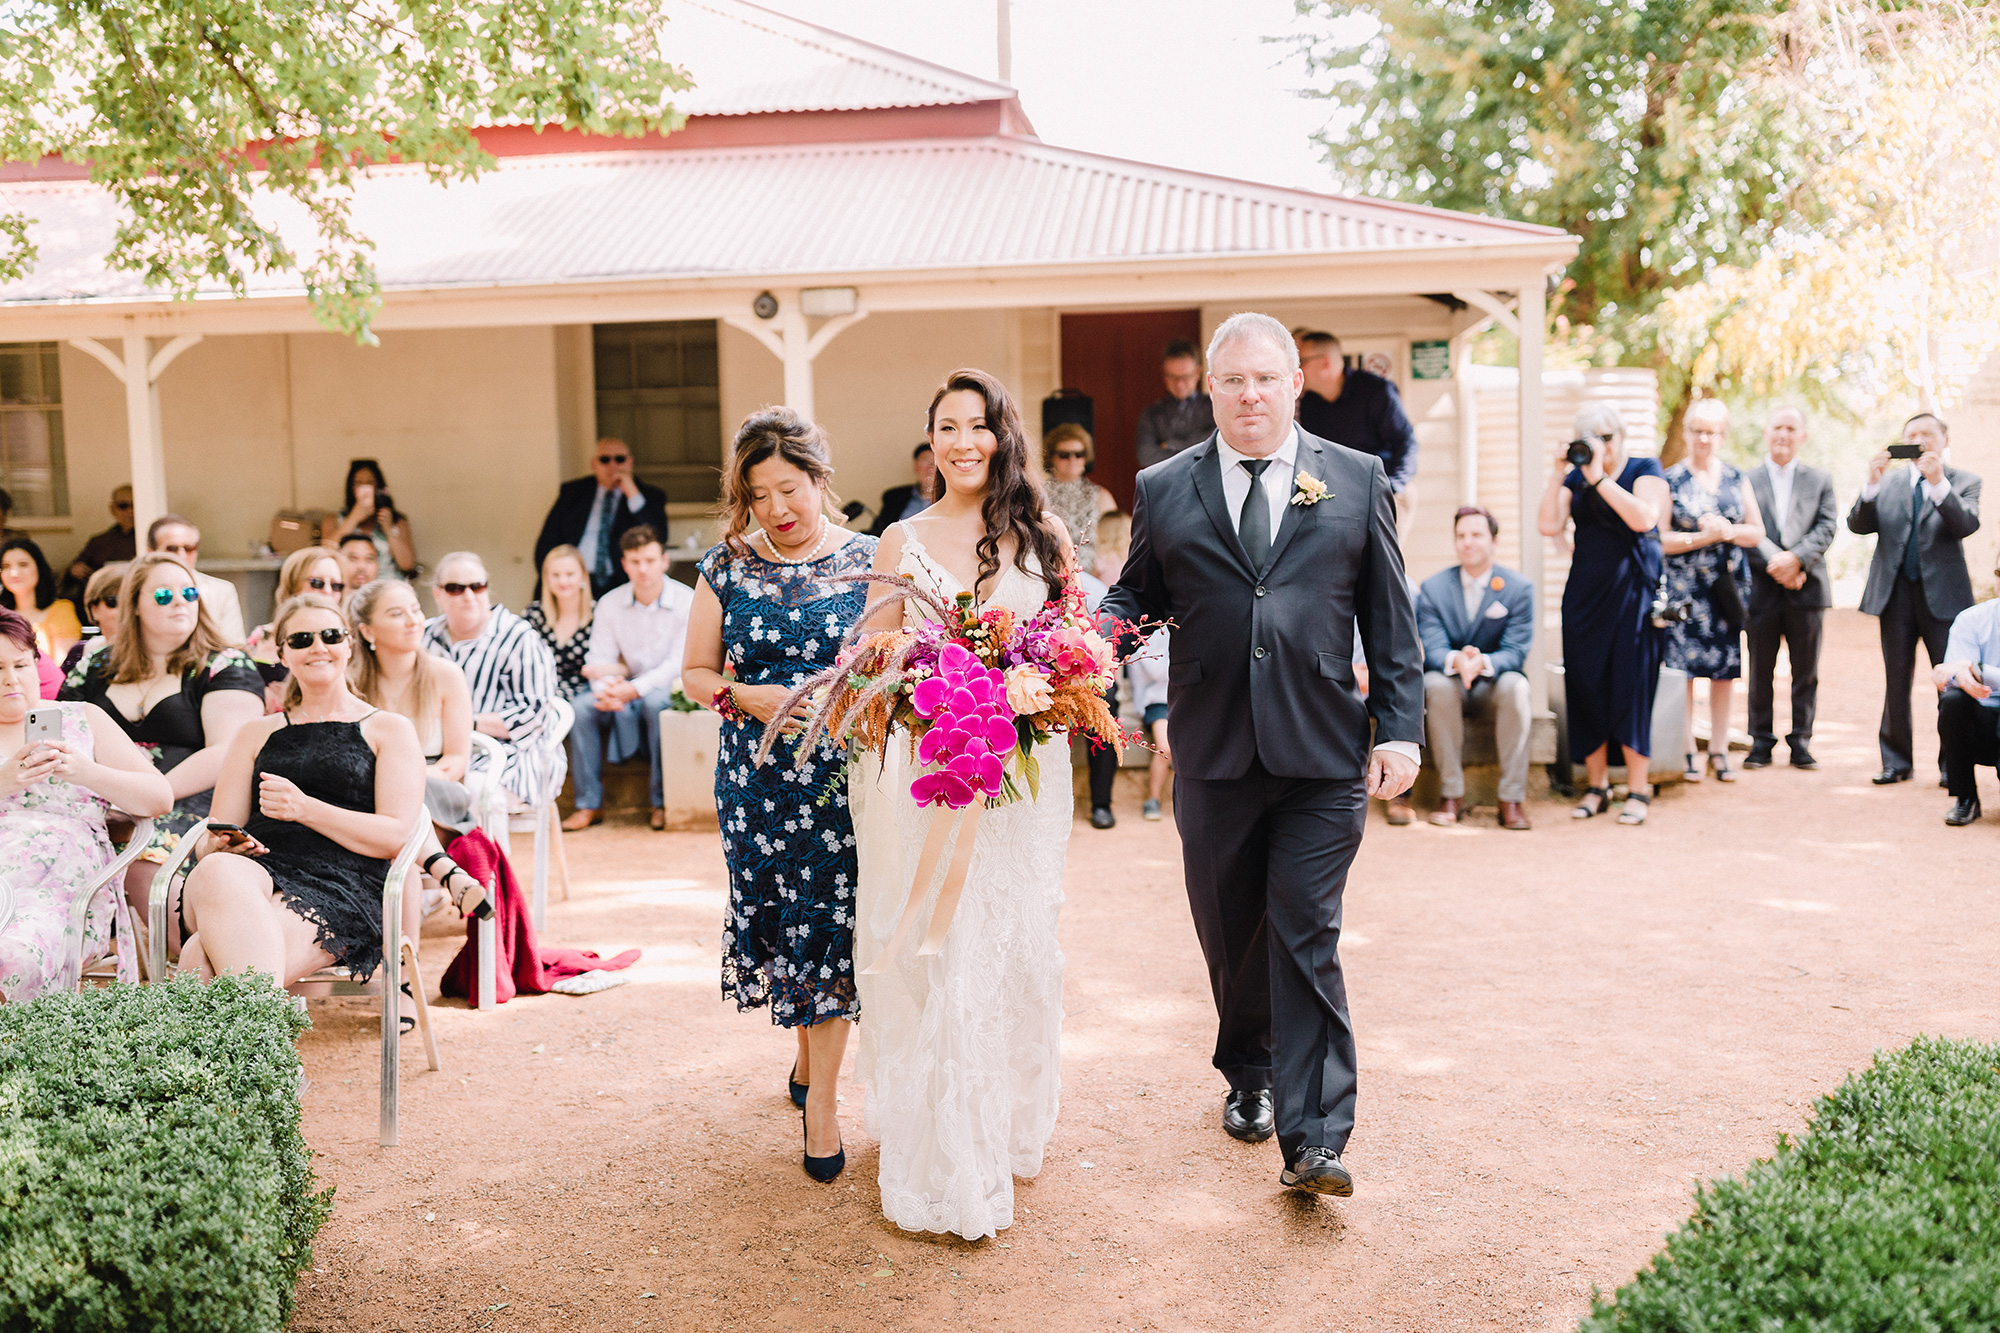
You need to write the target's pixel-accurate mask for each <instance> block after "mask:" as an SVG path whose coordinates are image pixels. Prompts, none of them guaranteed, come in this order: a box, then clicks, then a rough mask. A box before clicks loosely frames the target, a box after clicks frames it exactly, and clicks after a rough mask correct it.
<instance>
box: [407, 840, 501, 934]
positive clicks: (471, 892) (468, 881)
mask: <svg viewBox="0 0 2000 1333" xmlns="http://www.w3.org/2000/svg"><path fill="white" fill-rule="evenodd" d="M440 861H442V862H444V863H445V866H446V867H447V868H446V870H445V872H444V873H443V874H442V875H440V874H438V873H437V871H436V870H434V869H432V867H434V866H436V865H437V863H438V862H440ZM424 873H425V874H426V875H429V876H430V877H431V878H432V879H434V880H436V881H437V882H438V883H439V884H442V885H443V886H444V891H445V892H446V893H448V894H450V895H451V905H452V906H453V907H456V908H457V909H458V914H459V916H461V917H468V916H472V917H478V918H479V919H480V920H481V921H484V920H486V919H487V918H488V917H490V916H492V915H493V895H492V894H490V893H488V892H487V891H486V886H485V885H484V884H481V883H480V882H479V881H478V880H476V879H474V878H473V877H472V875H471V873H470V872H469V871H467V870H466V869H465V867H463V866H461V865H460V864H459V863H458V862H456V861H454V860H452V859H451V858H450V857H449V856H447V855H445V854H444V853H443V852H432V853H431V854H430V855H429V856H427V857H425V858H424ZM453 879H457V880H459V881H461V882H460V883H459V885H458V886H457V887H456V888H454V887H452V880H453ZM468 902H469V903H471V904H472V905H471V906H470V907H468V906H466V904H467V903H468Z"/></svg>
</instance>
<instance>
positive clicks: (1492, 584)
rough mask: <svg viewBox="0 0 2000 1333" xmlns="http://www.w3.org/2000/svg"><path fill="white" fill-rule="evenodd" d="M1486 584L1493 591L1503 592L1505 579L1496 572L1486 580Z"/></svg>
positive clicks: (1505, 585)
mask: <svg viewBox="0 0 2000 1333" xmlns="http://www.w3.org/2000/svg"><path fill="white" fill-rule="evenodd" d="M1486 586H1487V587H1489V588H1491V589H1493V591H1495V592H1504V591H1506V588H1507V580H1505V579H1503V578H1501V577H1500V576H1499V575H1498V574H1495V575H1494V576H1493V577H1492V578H1490V579H1488V580H1487V581H1486Z"/></svg>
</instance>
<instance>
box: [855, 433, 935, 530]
mask: <svg viewBox="0 0 2000 1333" xmlns="http://www.w3.org/2000/svg"><path fill="white" fill-rule="evenodd" d="M910 478H911V480H910V484H909V485H907V486H891V487H890V488H889V489H888V490H886V491H884V492H882V507H881V508H879V509H877V510H876V511H875V521H874V522H873V523H871V524H869V525H868V535H869V536H870V537H880V536H881V535H882V534H883V533H885V532H887V531H888V530H889V525H890V524H891V523H900V522H902V521H903V520H904V519H906V518H915V517H916V516H917V515H918V514H921V513H923V512H924V510H926V509H929V508H930V507H931V497H932V496H933V495H936V494H937V458H936V457H935V456H934V455H933V454H932V453H931V442H930V441H929V440H925V441H924V442H923V443H922V444H920V445H918V446H917V448H916V452H915V453H912V454H911V455H910Z"/></svg>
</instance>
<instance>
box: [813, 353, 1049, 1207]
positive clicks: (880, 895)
mask: <svg viewBox="0 0 2000 1333" xmlns="http://www.w3.org/2000/svg"><path fill="white" fill-rule="evenodd" d="M930 439H931V447H932V449H933V451H934V452H935V454H936V456H937V464H938V474H939V476H940V478H941V479H942V481H943V483H944V494H943V497H942V498H941V499H939V501H938V502H937V503H936V504H935V505H933V506H932V507H931V508H930V509H929V510H927V511H925V513H923V514H922V515H921V516H919V517H917V518H914V519H909V520H906V521H904V522H902V523H898V524H896V525H894V526H893V527H891V528H890V529H889V531H888V533H887V534H886V535H885V536H884V537H883V539H882V544H881V546H880V548H879V549H878V551H877V553H876V565H875V568H876V569H877V570H878V571H879V572H883V573H896V574H901V575H903V576H905V577H907V578H910V579H912V580H914V581H915V582H916V583H917V584H918V585H919V586H921V587H923V588H925V589H926V590H928V591H930V592H933V593H935V594H937V595H938V596H939V598H940V599H941V600H944V601H947V602H948V601H950V600H951V599H952V598H954V597H956V596H957V595H958V594H959V593H961V592H963V591H965V590H967V589H969V588H974V587H976V588H977V590H978V601H979V604H980V605H981V606H982V607H990V606H1004V607H1006V608H1008V609H1009V610H1011V611H1013V612H1014V613H1015V614H1016V615H1018V616H1022V617H1027V616H1031V615H1033V614H1034V613H1035V612H1036V611H1038V610H1040V608H1041V606H1042V604H1043V602H1045V601H1047V600H1048V599H1049V598H1050V597H1052V596H1053V595H1054V594H1055V592H1056V588H1052V587H1051V586H1050V584H1049V581H1048V578H1047V577H1046V576H1045V575H1044V572H1043V571H1045V570H1049V571H1055V574H1056V577H1057V578H1058V580H1059V579H1060V571H1062V570H1064V569H1067V568H1068V566H1069V563H1070V560H1071V552H1070V548H1069V541H1068V538H1067V535H1066V534H1065V533H1064V532H1063V531H1062V524H1061V523H1060V522H1059V521H1057V520H1055V519H1053V518H1052V517H1051V516H1049V515H1048V514H1047V513H1046V512H1045V510H1044V508H1043V501H1042V495H1041V491H1040V487H1039V486H1038V484H1037V483H1036V481H1035V479H1034V476H1033V474H1032V473H1031V472H1030V471H1029V462H1028V448H1027V442H1026V439H1025V437H1024V435H1023V433H1022V430H1021V422H1020V417H1019V414H1018V413H1017V412H1016V410H1015V408H1014V405H1013V402H1012V400H1011V399H1010V398H1009V397H1008V395H1007V391H1006V390H1005V389H1004V388H1003V387H1002V386H1001V385H1000V383H999V382H998V381H997V380H995V379H993V378H992V377H991V376H989V375H986V374H985V373H984V372H981V371H974V370H961V371H957V372H954V373H953V375H952V376H951V377H950V378H949V379H947V380H946V381H945V385H944V387H943V388H942V389H940V390H939V391H938V395H937V397H936V398H935V399H934V400H933V402H932V404H931V415H930ZM989 525H990V527H989ZM1058 586H1059V583H1058ZM884 596H885V592H884V590H882V589H879V588H878V589H875V590H874V594H873V596H872V597H871V606H876V607H877V609H876V610H875V611H874V615H875V618H876V621H877V622H879V623H883V624H893V623H895V622H896V619H897V615H898V612H897V610H896V609H895V608H894V607H892V606H879V605H877V604H879V603H881V602H882V599H883V597H884ZM928 614H929V613H928V612H926V611H924V610H923V609H922V608H920V607H917V606H915V605H913V604H910V603H904V604H903V606H902V608H901V611H900V615H901V617H902V620H903V623H915V622H916V620H917V619H918V618H920V617H922V616H925V615H928ZM888 750H889V754H888V759H887V762H886V764H877V763H876V762H875V761H874V760H873V759H870V760H868V761H866V762H865V763H864V764H862V765H860V766H859V767H857V769H856V770H855V773H854V776H853V778H852V784H853V787H852V800H853V807H854V811H855V831H856V838H857V846H858V850H859V853H860V876H861V878H860V885H859V894H858V905H857V914H856V917H857V919H856V923H855V930H854V949H855V971H856V973H857V974H858V975H857V984H858V987H859V990H860V998H861V1052H860V1065H859V1070H860V1075H861V1078H862V1081H863V1083H864V1084H865V1086H866V1088H867V1113H866V1123H867V1126H868V1128H869V1130H870V1131H871V1132H873V1133H874V1134H875V1136H876V1137H877V1138H878V1139H879V1140H880V1141H881V1145H882V1154H881V1170H880V1173H879V1175H878V1181H879V1183H880V1185H881V1188H882V1211H883V1213H884V1214H885V1215H886V1216H887V1217H888V1218H889V1220H890V1221H892V1222H894V1223H895V1224H896V1225H897V1226H899V1227H902V1228H904V1229H906V1230H909V1231H931V1232H939V1233H944V1232H952V1233H955V1234H957V1235H960V1236H963V1237H965V1238H966V1239H968V1240H977V1239H979V1238H981V1237H984V1236H991V1235H993V1234H994V1233H996V1232H998V1231H1000V1230H1002V1229H1003V1228H1005V1227H1007V1226H1009V1225H1010V1224H1012V1222H1013V1220H1014V1177H1015V1176H1033V1175H1035V1174H1036V1173H1037V1172H1039V1171H1040V1170H1041V1167H1042V1149H1043V1147H1044V1145H1045V1144H1046V1143H1047V1142H1048V1138H1049V1135H1050V1133H1051V1132H1052V1131H1053V1130H1054V1129H1055V1121H1056V1105H1057V1100H1058V1094H1059V1092H1060V1087H1061V1040H1062V974H1063V957H1062V950H1061V948H1060V947H1059V946H1058V944H1057V942H1056V918H1057V913H1058V911H1059V909H1060V908H1061V906H1062V896H1063V895H1062V876H1063V860H1064V855H1065V853H1066V851H1067V849H1068V846H1069V830H1070V822H1071V818H1072V814H1073V808H1072V803H1073V797H1072V795H1071V786H1070V783H1069V780H1068V779H1069V770H1070V763H1069V741H1068V738H1067V737H1064V736H1060V735H1059V736H1058V737H1056V738H1055V739H1054V740H1051V741H1050V742H1048V743H1047V744H1046V745H1045V746H1043V747H1041V749H1040V751H1039V752H1038V753H1037V755H1036V759H1037V761H1038V762H1039V763H1040V765H1041V772H1042V775H1043V776H1042V781H1041V793H1040V795H1039V796H1038V797H1030V796H1029V795H1028V794H1027V791H1026V789H1025V785H1024V787H1023V793H1022V799H1021V800H1019V801H1016V802H1014V803H1012V804H1009V805H1004V806H1000V807H998V808H996V809H991V810H988V811H986V812H985V813H984V815H983V817H982V818H981V820H980V822H979V824H978V826H977V832H976V835H975V837H976V841H975V842H974V844H973V853H972V861H971V867H970V869H969V871H968V873H967V875H966V879H965V888H964V894H963V897H962V898H961V899H960V901H959V904H958V909H957V912H956V914H955V915H954V916H953V917H952V920H951V928H950V932H949V933H948V934H947V935H946V936H945V939H944V944H943V947H942V949H941V950H940V951H939V952H937V953H936V954H932V955H928V956H920V955H919V954H918V953H917V950H916V947H915V945H914V944H905V945H904V947H903V948H902V949H901V950H899V951H898V954H897V956H895V957H892V958H890V959H888V960H887V963H886V966H885V967H884V968H883V969H882V970H880V971H878V972H874V973H870V972H869V971H868V969H869V968H871V967H874V966H875V964H876V963H877V962H878V961H880V960H881V956H882V952H883V950H884V949H885V948H886V946H887V945H888V943H889V939H890V937H891V935H892V934H893V932H894V931H895V928H896V924H897V921H898V919H899V918H900V916H901V915H902V911H903V906H904V903H905V901H906V900H907V899H908V897H909V894H910V892H911V890H912V881H913V880H914V879H915V876H916V869H917V861H918V857H919V855H920V854H921V852H922V849H923V845H924V839H925V836H926V834H927V833H928V832H929V829H930V825H931V821H932V819H934V818H947V819H948V818H950V817H951V811H949V810H946V809H943V808H941V807H926V806H919V805H917V804H916V802H915V801H914V800H912V799H911V797H910V780H911V778H912V777H914V776H915V770H914V769H913V768H912V767H911V761H910V756H909V747H908V746H907V744H906V743H905V742H904V739H903V738H901V737H893V738H892V739H891V742H890V744H889V747H888ZM953 842H954V843H955V842H956V837H954V838H953ZM953 850H954V849H953V848H952V847H951V846H949V845H948V846H947V847H946V849H945V851H944V853H943V855H942V856H941V857H939V859H938V864H940V865H949V864H950V862H951V860H952V853H953ZM936 878H937V877H935V876H934V877H933V880H934V882H933V883H931V884H927V885H924V886H921V887H920V889H919V891H920V892H922V893H923V894H925V896H927V897H928V898H930V899H933V900H934V899H935V898H936V896H937V886H936V883H935V879H936ZM929 924H930V920H929V908H928V905H927V906H926V909H925V912H924V915H923V916H921V917H919V918H918V921H917V923H916V928H915V929H914V930H913V931H912V932H911V938H912V939H916V938H920V937H921V936H922V935H923V934H924V932H925V931H926V930H927V929H928V928H929Z"/></svg>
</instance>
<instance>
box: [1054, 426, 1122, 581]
mask: <svg viewBox="0 0 2000 1333" xmlns="http://www.w3.org/2000/svg"><path fill="white" fill-rule="evenodd" d="M1096 460H1097V447H1096V445H1095V444H1093V443H1092V442H1091V438H1090V432H1089V431H1087V430H1085V429H1084V428H1083V427H1081V426H1079V425H1076V424H1074V423H1072V422H1064V423H1063V424H1062V425H1060V426H1057V427H1056V428H1055V429H1054V430H1052V431H1050V432H1049V433H1048V434H1047V435H1044V436H1043V437H1042V467H1043V468H1044V469H1046V470H1047V472H1048V474H1049V481H1048V484H1047V486H1046V487H1044V489H1045V490H1046V491H1047V492H1048V496H1049V509H1050V510H1051V511H1052V512H1053V513H1054V514H1055V516H1056V517H1057V518H1059V519H1061V520H1062V521H1063V526H1064V527H1065V528H1068V529H1069V539H1070V541H1071V542H1072V543H1074V544H1075V546H1076V567H1077V568H1078V569H1083V570H1088V569H1090V568H1092V567H1093V565H1094V564H1095V562H1096V553H1097V520H1098V519H1100V518H1103V517H1104V516H1105V515H1106V514H1108V513H1110V512H1111V511H1112V510H1114V509H1116V508H1117V507H1118V502H1117V501H1116V500H1114V499H1112V498H1111V492H1110V491H1107V490H1105V489H1104V488H1103V487H1102V486H1099V485H1098V484H1097V483H1096V482H1094V481H1092V480H1091V479H1090V478H1089V477H1087V476H1085V475H1084V473H1085V471H1086V470H1088V469H1089V467H1090V466H1091V464H1092V463H1094V462H1095V461H1096Z"/></svg>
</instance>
